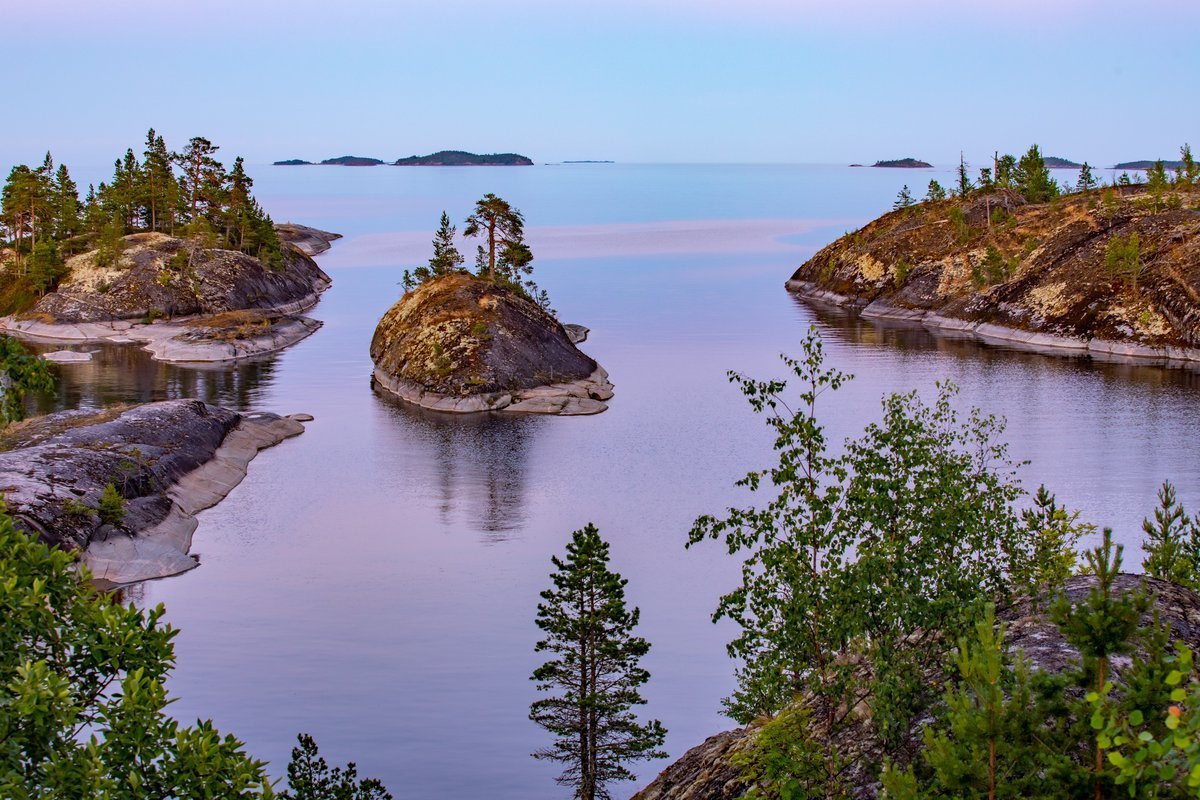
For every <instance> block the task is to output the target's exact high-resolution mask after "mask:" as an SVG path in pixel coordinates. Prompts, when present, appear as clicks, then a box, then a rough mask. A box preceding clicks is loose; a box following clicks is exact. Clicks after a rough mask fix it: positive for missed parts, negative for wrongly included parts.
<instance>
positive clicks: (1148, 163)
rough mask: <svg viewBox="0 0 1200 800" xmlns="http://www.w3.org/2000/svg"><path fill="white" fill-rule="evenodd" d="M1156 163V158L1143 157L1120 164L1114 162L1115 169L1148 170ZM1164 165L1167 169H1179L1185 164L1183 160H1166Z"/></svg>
mask: <svg viewBox="0 0 1200 800" xmlns="http://www.w3.org/2000/svg"><path fill="white" fill-rule="evenodd" d="M1156 163H1158V162H1156V161H1155V160H1154V159H1143V160H1142V161H1122V162H1121V163H1120V164H1113V166H1112V168H1113V169H1140V170H1148V169H1150V168H1151V167H1153V166H1154V165H1155V164H1156ZM1163 166H1164V167H1166V168H1167V169H1179V168H1180V167H1182V166H1183V162H1182V161H1164V162H1163Z"/></svg>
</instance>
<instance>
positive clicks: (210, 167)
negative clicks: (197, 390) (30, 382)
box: [0, 130, 339, 361]
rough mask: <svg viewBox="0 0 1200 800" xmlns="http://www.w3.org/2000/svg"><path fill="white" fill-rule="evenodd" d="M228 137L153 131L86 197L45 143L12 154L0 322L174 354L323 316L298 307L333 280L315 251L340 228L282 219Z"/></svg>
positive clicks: (293, 332)
mask: <svg viewBox="0 0 1200 800" xmlns="http://www.w3.org/2000/svg"><path fill="white" fill-rule="evenodd" d="M218 149H219V148H218V147H217V146H216V145H214V144H212V142H210V141H209V140H208V139H205V138H203V137H194V138H193V139H191V140H190V141H189V142H188V144H187V146H186V147H185V148H184V149H183V150H182V151H180V152H171V151H169V150H168V149H167V146H166V144H165V142H164V141H163V138H162V137H161V136H159V135H157V134H156V133H155V132H154V131H153V130H151V131H150V132H149V133H148V134H147V136H146V146H145V151H144V153H143V156H142V159H140V160H139V159H138V157H137V156H136V155H135V154H134V152H133V150H132V149H130V150H127V151H126V153H125V156H124V157H123V158H121V159H118V160H117V162H116V164H115V167H114V172H113V177H112V179H111V181H108V182H101V183H100V185H99V186H96V187H89V188H88V192H87V195H86V198H85V199H84V200H82V201H81V200H80V198H79V193H78V189H77V187H76V185H75V182H74V181H73V180H72V179H71V176H70V172H69V171H68V169H67V167H66V165H58V167H57V168H56V167H55V165H54V161H53V159H52V158H51V156H50V155H49V154H47V155H46V158H45V160H44V161H43V163H42V164H41V165H40V166H39V167H36V168H30V167H28V166H25V165H20V166H17V167H14V168H13V170H12V171H11V172H10V174H9V176H8V179H7V181H6V182H5V184H4V188H3V206H2V208H0V222H2V223H3V225H4V227H5V229H6V230H7V232H8V234H9V236H8V239H9V242H10V244H9V246H8V247H6V248H4V249H2V250H0V312H2V313H5V314H7V315H8V316H6V317H4V318H2V319H0V327H3V328H4V329H5V330H7V331H8V332H10V333H12V334H14V335H17V336H21V337H25V338H29V339H35V340H39V341H51V342H89V341H107V342H112V343H132V342H139V343H142V344H143V345H144V346H145V347H146V349H148V350H149V351H150V352H152V353H153V354H154V357H155V358H157V359H160V360H164V361H228V360H234V359H239V358H245V357H248V356H252V355H258V354H261V353H266V352H270V351H273V350H278V349H280V348H282V347H286V346H288V345H290V344H293V343H295V342H297V341H299V340H300V339H303V338H304V337H306V336H308V335H309V334H311V333H312V332H313V331H315V330H316V329H317V328H319V327H320V323H319V322H317V321H315V320H312V319H310V318H308V317H306V316H303V315H302V314H301V313H300V312H302V311H304V310H306V309H308V308H309V307H311V306H313V305H314V304H315V303H316V302H317V300H318V298H319V297H320V294H321V292H323V291H325V289H326V288H328V286H329V284H330V280H329V276H328V275H326V274H325V273H324V272H323V271H322V270H321V269H320V267H318V266H317V265H316V263H315V262H314V261H313V260H312V255H314V254H316V253H320V252H322V251H323V250H326V249H328V247H329V243H330V242H331V241H333V240H334V239H337V238H339V236H338V234H334V233H327V232H325V231H319V230H316V229H314V228H308V227H305V226H301V225H279V226H277V225H275V224H274V222H273V221H272V220H271V218H270V216H268V215H267V214H266V212H265V211H263V209H262V207H261V206H260V205H259V203H258V201H257V200H255V198H254V197H253V195H252V193H251V189H252V187H253V185H254V181H253V180H252V179H251V178H250V176H249V175H247V174H246V170H245V166H244V162H243V160H242V159H241V158H240V157H239V158H237V159H235V160H234V162H233V166H232V168H230V169H226V167H225V166H224V165H222V164H221V162H219V161H218V160H217V158H216V153H217V151H218ZM76 355H78V356H79V357H86V354H82V353H79V354H76ZM63 357H64V358H74V357H75V356H66V355H64V356H63Z"/></svg>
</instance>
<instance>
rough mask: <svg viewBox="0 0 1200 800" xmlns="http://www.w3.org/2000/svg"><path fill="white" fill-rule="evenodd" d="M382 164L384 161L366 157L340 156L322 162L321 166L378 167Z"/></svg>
mask: <svg viewBox="0 0 1200 800" xmlns="http://www.w3.org/2000/svg"><path fill="white" fill-rule="evenodd" d="M382 163H383V161H382V159H378V158H366V157H364V156H338V157H337V158H327V159H325V160H324V161H322V162H321V165H322V166H337V167H377V166H379V165H380V164H382Z"/></svg>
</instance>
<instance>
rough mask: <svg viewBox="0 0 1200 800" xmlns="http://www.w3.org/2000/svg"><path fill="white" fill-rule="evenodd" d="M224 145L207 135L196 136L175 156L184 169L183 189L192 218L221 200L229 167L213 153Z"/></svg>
mask: <svg viewBox="0 0 1200 800" xmlns="http://www.w3.org/2000/svg"><path fill="white" fill-rule="evenodd" d="M220 149H221V148H219V147H217V146H216V145H214V144H213V143H212V142H210V141H209V140H208V139H205V138H204V137H203V136H193V137H192V138H191V139H190V140H189V141H188V146H187V148H185V149H184V151H183V152H181V153H175V154H173V155H172V157H171V159H172V160H173V161H174V162H175V163H176V164H178V165H179V167H180V169H181V170H183V179H182V181H181V183H182V187H181V189H182V196H183V197H184V198H185V199H186V201H187V207H188V219H189V220H194V219H195V218H196V215H197V214H199V213H200V212H201V211H207V210H208V209H209V207H210V206H215V205H217V204H218V202H219V195H220V191H221V187H222V186H223V185H224V183H225V169H224V167H222V166H221V163H220V162H219V161H217V159H216V158H214V157H213V155H214V154H215V153H216V152H217V151H218V150H220Z"/></svg>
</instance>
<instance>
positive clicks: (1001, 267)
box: [971, 244, 1017, 288]
mask: <svg viewBox="0 0 1200 800" xmlns="http://www.w3.org/2000/svg"><path fill="white" fill-rule="evenodd" d="M1016 267H1017V263H1016V259H1013V260H1011V261H1010V260H1008V259H1005V258H1004V254H1003V253H1001V252H1000V251H999V250H998V249H996V246H995V245H991V244H989V245H988V246H987V250H986V251H985V253H984V256H983V259H982V260H981V261H979V262H977V263H973V264H972V265H971V280H972V281H973V282H974V284H975V286H976V287H978V288H982V287H984V286H992V285H994V284H997V283H1003V282H1004V281H1006V280H1008V279H1009V278H1010V277H1012V275H1013V273H1015V272H1016Z"/></svg>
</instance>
